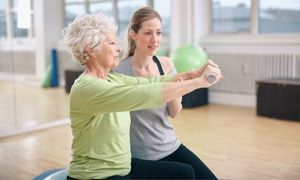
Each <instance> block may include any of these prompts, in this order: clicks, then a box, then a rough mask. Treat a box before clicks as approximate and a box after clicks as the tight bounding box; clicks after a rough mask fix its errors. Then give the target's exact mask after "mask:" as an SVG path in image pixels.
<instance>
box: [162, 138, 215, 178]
mask: <svg viewBox="0 0 300 180" xmlns="http://www.w3.org/2000/svg"><path fill="white" fill-rule="evenodd" d="M159 161H172V162H179V163H184V164H187V165H191V166H192V167H193V168H194V171H195V175H196V178H197V179H217V177H216V176H215V175H214V173H213V172H212V171H211V170H210V169H209V168H208V167H207V166H206V165H205V164H204V163H203V162H202V161H201V160H200V159H199V158H198V157H197V156H196V155H195V154H194V153H193V152H192V151H190V150H189V149H188V148H187V147H185V146H184V145H182V144H181V145H180V146H179V148H178V149H177V150H176V151H175V152H174V153H172V154H170V155H169V156H167V157H165V158H163V159H161V160H159Z"/></svg>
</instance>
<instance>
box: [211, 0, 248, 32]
mask: <svg viewBox="0 0 300 180" xmlns="http://www.w3.org/2000/svg"><path fill="white" fill-rule="evenodd" d="M250 3H251V1H250V0H231V1H228V0H214V1H213V14H212V17H213V18H212V21H213V24H212V32H213V33H233V32H250Z"/></svg>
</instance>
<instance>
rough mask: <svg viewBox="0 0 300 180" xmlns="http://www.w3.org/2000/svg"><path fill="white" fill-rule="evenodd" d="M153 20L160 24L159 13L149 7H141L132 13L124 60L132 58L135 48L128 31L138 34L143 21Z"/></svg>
mask: <svg viewBox="0 0 300 180" xmlns="http://www.w3.org/2000/svg"><path fill="white" fill-rule="evenodd" d="M155 18H157V19H159V20H160V22H162V20H161V16H160V15H159V13H158V12H156V11H155V10H153V9H152V8H150V7H142V8H140V9H138V10H137V11H135V12H134V14H133V16H132V18H131V20H130V22H129V25H128V29H127V51H126V53H125V58H127V57H129V56H132V55H133V54H134V51H135V48H136V45H135V42H134V40H133V39H132V37H131V35H130V31H131V30H133V31H134V32H135V33H138V31H139V29H140V28H141V27H142V23H143V22H144V21H148V20H151V19H155Z"/></svg>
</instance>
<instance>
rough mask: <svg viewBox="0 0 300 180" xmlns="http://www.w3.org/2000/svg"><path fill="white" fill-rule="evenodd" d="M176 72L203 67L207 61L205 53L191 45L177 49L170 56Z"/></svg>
mask: <svg viewBox="0 0 300 180" xmlns="http://www.w3.org/2000/svg"><path fill="white" fill-rule="evenodd" d="M171 59H172V60H173V62H174V65H175V68H176V70H177V72H186V71H190V70H193V69H198V68H200V67H202V66H204V65H205V64H206V63H207V61H208V56H207V54H206V52H205V51H204V50H203V49H202V48H200V47H198V46H193V45H186V46H182V47H179V48H177V49H176V50H175V51H174V52H173V53H172V55H171Z"/></svg>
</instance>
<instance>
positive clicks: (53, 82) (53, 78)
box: [50, 49, 59, 87]
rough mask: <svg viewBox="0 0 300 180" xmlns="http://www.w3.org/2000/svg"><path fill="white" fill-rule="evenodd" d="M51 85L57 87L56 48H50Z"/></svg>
mask: <svg viewBox="0 0 300 180" xmlns="http://www.w3.org/2000/svg"><path fill="white" fill-rule="evenodd" d="M51 67H52V69H51V81H50V84H51V87H58V85H59V77H58V58H57V51H56V49H52V50H51Z"/></svg>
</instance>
